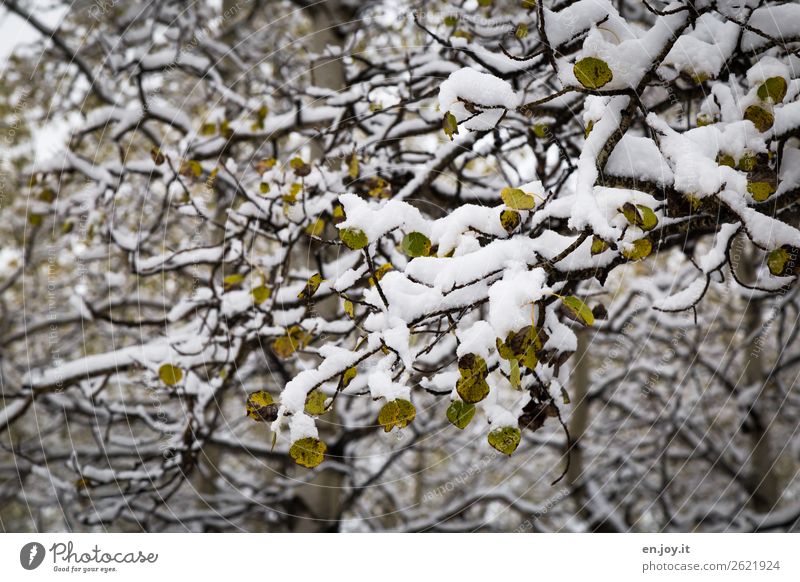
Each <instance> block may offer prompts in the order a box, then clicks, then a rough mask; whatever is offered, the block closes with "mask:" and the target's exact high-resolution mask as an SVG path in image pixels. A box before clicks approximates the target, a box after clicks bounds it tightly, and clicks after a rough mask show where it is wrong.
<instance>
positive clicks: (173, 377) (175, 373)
mask: <svg viewBox="0 0 800 582" xmlns="http://www.w3.org/2000/svg"><path fill="white" fill-rule="evenodd" d="M158 377H159V378H161V381H162V382H163V383H164V384H166V385H167V386H175V384H177V383H178V382H180V381H181V378H183V370H181V369H180V368H177V367H175V366H173V365H172V364H162V365H161V367H160V368H159V369H158Z"/></svg>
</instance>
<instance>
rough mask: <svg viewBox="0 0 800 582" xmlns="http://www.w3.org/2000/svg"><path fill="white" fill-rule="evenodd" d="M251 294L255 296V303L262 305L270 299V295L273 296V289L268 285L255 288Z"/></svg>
mask: <svg viewBox="0 0 800 582" xmlns="http://www.w3.org/2000/svg"><path fill="white" fill-rule="evenodd" d="M250 294H251V295H252V296H253V301H254V302H255V304H256V305H261V304H262V303H264V301H266V300H267V299H269V297H270V295H272V289H270V288H269V287H267V286H266V285H259V286H258V287H253V288H252V289H251V290H250Z"/></svg>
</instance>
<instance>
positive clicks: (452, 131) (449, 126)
mask: <svg viewBox="0 0 800 582" xmlns="http://www.w3.org/2000/svg"><path fill="white" fill-rule="evenodd" d="M453 36H456V35H455V34H454V35H453ZM442 129H443V130H444V134H445V135H446V136H447V137H449V138H450V141H453V136H454V135H457V134H458V120H457V119H456V116H455V115H453V114H452V113H450V112H448V113H445V115H444V119H443V120H442Z"/></svg>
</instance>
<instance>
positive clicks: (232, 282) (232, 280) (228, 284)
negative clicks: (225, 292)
mask: <svg viewBox="0 0 800 582" xmlns="http://www.w3.org/2000/svg"><path fill="white" fill-rule="evenodd" d="M242 281H244V275H242V274H241V273H234V274H233V275H228V276H227V277H225V278H224V279H223V280H222V286H223V287H224V288H225V289H231V288H232V287H236V286H237V285H239V283H241V282H242Z"/></svg>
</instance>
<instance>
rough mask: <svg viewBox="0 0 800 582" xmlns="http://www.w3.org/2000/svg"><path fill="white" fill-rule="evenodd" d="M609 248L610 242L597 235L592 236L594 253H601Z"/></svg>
mask: <svg viewBox="0 0 800 582" xmlns="http://www.w3.org/2000/svg"><path fill="white" fill-rule="evenodd" d="M607 249H608V243H607V242H606V241H604V240H603V239H602V238H600V237H599V236H597V235H594V236H593V237H592V254H593V255H599V254H600V253H602V252H605V251H606V250H607Z"/></svg>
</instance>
